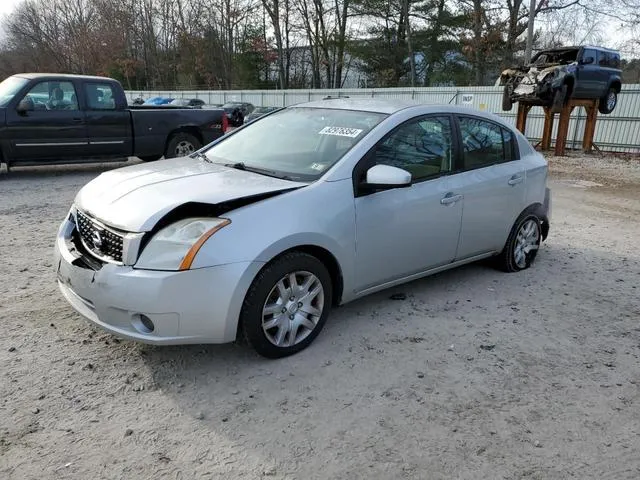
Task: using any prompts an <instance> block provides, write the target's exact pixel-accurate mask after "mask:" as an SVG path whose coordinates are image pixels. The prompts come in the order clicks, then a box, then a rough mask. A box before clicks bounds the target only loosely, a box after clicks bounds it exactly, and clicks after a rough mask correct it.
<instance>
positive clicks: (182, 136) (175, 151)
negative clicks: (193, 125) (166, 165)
mask: <svg viewBox="0 0 640 480" xmlns="http://www.w3.org/2000/svg"><path fill="white" fill-rule="evenodd" d="M201 146H202V143H200V140H198V139H197V138H196V137H195V136H193V135H191V134H190V133H186V132H178V133H176V134H174V135H172V136H171V138H170V139H169V143H167V150H166V151H165V152H164V158H175V157H186V156H187V155H191V154H192V153H193V152H195V151H196V150H198V149H199V148H200V147H201Z"/></svg>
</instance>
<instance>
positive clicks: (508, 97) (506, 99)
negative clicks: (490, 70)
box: [502, 85, 513, 112]
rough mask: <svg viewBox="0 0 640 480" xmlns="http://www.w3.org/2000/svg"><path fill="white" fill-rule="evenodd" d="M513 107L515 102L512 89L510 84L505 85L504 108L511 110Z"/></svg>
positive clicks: (503, 92)
mask: <svg viewBox="0 0 640 480" xmlns="http://www.w3.org/2000/svg"><path fill="white" fill-rule="evenodd" d="M512 108H513V102H512V101H511V89H510V88H509V85H505V86H504V90H503V91H502V110H504V111H505V112H510V111H511V109H512Z"/></svg>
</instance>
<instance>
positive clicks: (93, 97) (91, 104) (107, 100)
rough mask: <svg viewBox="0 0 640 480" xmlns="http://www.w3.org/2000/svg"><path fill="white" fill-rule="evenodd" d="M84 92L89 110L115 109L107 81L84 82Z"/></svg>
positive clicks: (111, 91) (110, 88)
mask: <svg viewBox="0 0 640 480" xmlns="http://www.w3.org/2000/svg"><path fill="white" fill-rule="evenodd" d="M84 92H85V95H86V97H87V107H88V108H89V110H115V109H116V102H115V100H114V99H113V88H112V86H111V85H109V84H108V83H86V84H85V85H84Z"/></svg>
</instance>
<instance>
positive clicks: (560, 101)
mask: <svg viewBox="0 0 640 480" xmlns="http://www.w3.org/2000/svg"><path fill="white" fill-rule="evenodd" d="M568 90H569V87H567V84H564V85H562V87H560V88H559V89H558V90H556V93H555V94H554V95H553V102H552V103H551V111H552V112H553V113H560V112H561V111H562V109H563V108H564V104H565V103H566V101H567V92H568Z"/></svg>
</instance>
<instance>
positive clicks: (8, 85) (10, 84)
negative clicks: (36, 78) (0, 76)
mask: <svg viewBox="0 0 640 480" xmlns="http://www.w3.org/2000/svg"><path fill="white" fill-rule="evenodd" d="M27 82H29V80H27V79H26V78H22V77H9V78H7V79H5V80H3V81H2V83H0V107H6V106H7V104H8V103H9V102H10V101H11V99H12V98H13V97H14V96H15V94H16V93H18V92H19V91H20V89H22V87H24V86H25V85H26V84H27Z"/></svg>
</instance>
